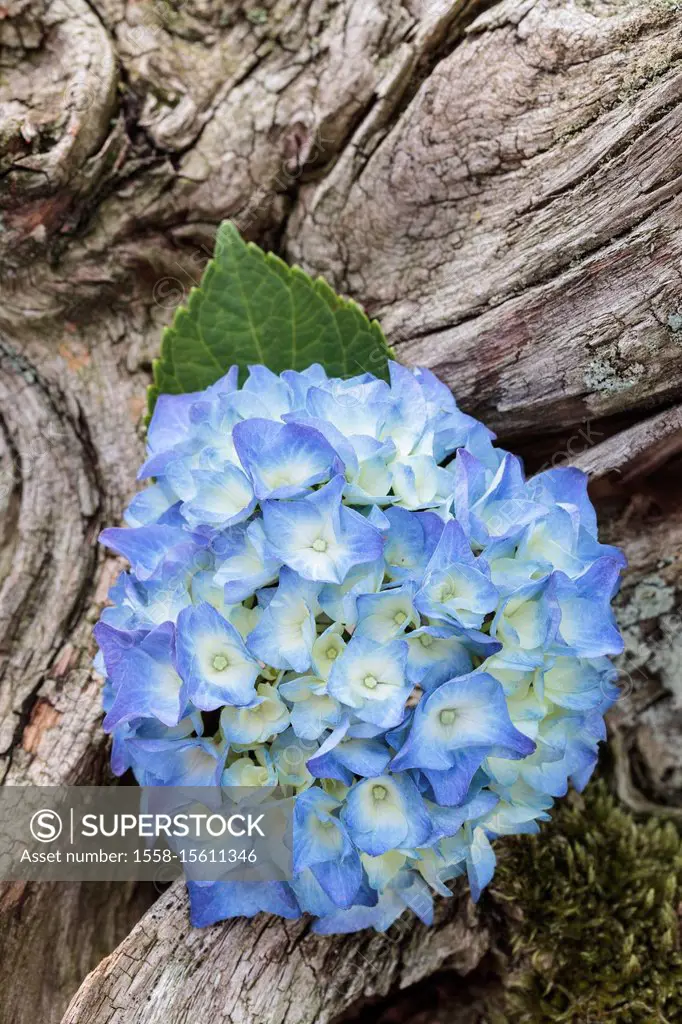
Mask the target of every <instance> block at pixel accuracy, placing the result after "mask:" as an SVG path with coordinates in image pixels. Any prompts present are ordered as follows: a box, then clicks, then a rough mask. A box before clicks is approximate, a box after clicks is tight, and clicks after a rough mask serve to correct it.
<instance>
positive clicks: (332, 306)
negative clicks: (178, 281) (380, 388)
mask: <svg viewBox="0 0 682 1024" xmlns="http://www.w3.org/2000/svg"><path fill="white" fill-rule="evenodd" d="M391 354H392V353H391V351H390V349H389V348H388V346H387V344H386V339H385V338H384V335H383V332H382V330H381V327H380V326H379V324H378V323H377V321H376V320H372V321H370V320H368V319H367V317H366V316H365V314H364V313H363V311H362V310H361V309H360V307H359V306H358V305H357V304H356V303H355V302H352V301H351V300H349V299H343V298H341V296H339V295H337V294H336V293H335V292H334V291H333V290H332V289H331V288H330V287H329V285H328V284H327V282H326V281H324V280H323V279H322V278H318V279H317V280H313V279H312V278H310V277H308V275H307V274H305V273H304V272H303V271H302V270H301V269H300V267H289V266H288V265H287V264H286V263H284V262H283V260H281V259H279V257H277V256H275V255H274V254H273V253H265V252H263V251H262V249H259V248H258V246H257V245H254V244H253V243H252V242H248V243H247V242H245V241H244V240H243V238H242V237H241V235H240V234H239V232H238V231H237V229H236V227H235V226H234V224H232V223H230V222H229V221H225V222H224V223H223V224H221V225H220V228H219V229H218V237H217V240H216V250H215V256H214V258H213V259H212V260H211V261H210V263H209V264H208V266H207V267H206V270H205V272H204V276H203V278H202V280H201V284H200V285H199V287H198V288H192V290H191V292H190V293H189V298H188V301H187V306H181V307H180V308H179V309H178V310H177V312H176V314H175V317H174V319H173V323H172V325H171V326H170V327H167V328H166V329H165V330H164V332H163V339H162V342H161V355H160V357H159V358H158V359H157V360H155V362H154V383H153V385H152V386H151V387H150V388H149V395H148V397H149V413H150V415H151V413H152V411H153V409H154V404H155V402H156V399H157V397H158V395H159V394H162V393H169V394H174V395H178V394H184V393H186V392H188V391H201V390H202V389H203V388H206V387H208V385H209V384H213V383H214V382H215V381H216V380H218V378H219V377H222V376H223V374H224V373H226V372H227V370H228V369H229V368H230V366H232V365H233V363H236V364H237V365H238V366H239V367H240V370H242V371H245V370H246V367H247V366H249V365H250V364H253V363H262V364H263V365H264V366H267V367H269V368H270V369H271V370H273V371H274V372H275V373H281V371H282V370H304V369H305V368H306V367H307V366H310V364H311V363H321V364H322V365H323V366H324V368H325V370H326V371H327V373H328V374H329V375H330V376H331V377H350V376H353V375H354V374H357V373H362V372H364V371H367V370H369V371H370V372H371V373H373V374H374V375H375V376H376V377H382V378H384V379H386V378H387V377H388V366H387V360H388V358H389V357H390V356H391ZM242 375H243V374H242Z"/></svg>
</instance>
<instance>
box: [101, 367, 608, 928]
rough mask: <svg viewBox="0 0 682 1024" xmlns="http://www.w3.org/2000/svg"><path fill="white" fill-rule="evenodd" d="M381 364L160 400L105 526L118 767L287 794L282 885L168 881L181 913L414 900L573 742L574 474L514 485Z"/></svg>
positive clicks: (452, 408) (540, 807) (594, 591)
mask: <svg viewBox="0 0 682 1024" xmlns="http://www.w3.org/2000/svg"><path fill="white" fill-rule="evenodd" d="M390 371H391V374H390V383H388V382H386V381H382V380H377V379H375V378H374V377H373V376H372V375H371V374H368V373H366V374H362V375H360V376H358V377H355V378H353V379H351V380H340V379H330V378H328V377H327V375H326V374H325V372H324V370H323V369H322V367H321V366H318V365H313V366H311V367H310V368H309V369H308V370H306V371H304V372H302V373H299V372H294V371H285V372H284V373H281V374H280V375H279V376H277V375H275V374H274V373H271V372H270V371H269V370H267V369H265V368H264V367H262V366H256V367H252V369H251V371H250V373H249V376H248V378H247V380H246V382H245V384H244V386H243V387H241V388H240V387H239V386H238V378H237V369H236V367H233V368H232V369H231V370H230V372H229V373H228V374H227V375H226V376H225V377H223V378H222V379H221V380H219V381H218V382H217V383H216V384H214V385H212V386H211V387H209V388H208V389H207V390H205V391H203V392H200V393H194V394H185V395H161V396H160V397H159V399H158V402H157V405H156V409H155V411H154V416H153V418H152V421H151V423H150V426H149V433H148V457H147V460H146V461H145V463H144V465H143V467H142V469H141V471H140V478H141V479H148V478H153V482H152V483H151V484H150V486H148V487H147V488H146V489H145V490H142V491H141V492H140V493H139V494H138V495H137V496H136V497H135V498H134V499H133V501H132V502H131V504H130V506H129V508H128V510H127V513H126V523H127V525H126V526H125V527H124V528H121V529H109V530H105V531H104V533H103V535H102V541H103V542H104V543H105V544H107V545H108V546H109V547H110V548H112V549H113V550H114V551H116V552H117V553H119V554H120V555H123V556H125V557H126V558H127V559H128V561H129V562H130V570H129V572H126V573H123V574H122V575H121V577H120V578H119V579H118V581H117V582H116V584H115V586H114V587H113V589H112V591H111V594H110V597H111V607H108V608H106V609H105V610H104V612H103V614H102V618H101V621H100V623H99V624H98V625H97V627H96V630H95V632H96V637H97V640H98V643H99V646H100V653H99V655H98V665H99V667H100V668H101V670H102V671H103V672H104V673H105V675H106V685H105V708H106V718H105V728H106V729H107V730H108V731H109V732H110V733H111V734H112V737H113V753H112V759H113V767H114V770H115V771H116V772H117V773H119V774H120V773H122V772H124V771H126V770H127V769H128V768H132V769H133V771H134V773H135V776H136V778H137V779H138V781H139V782H140V783H141V784H144V785H161V786H162V785H183V784H184V785H217V784H218V785H219V784H222V785H242V786H263V787H266V786H267V787H272V786H277V787H279V789H278V791H280V792H281V793H282V794H283V795H284V796H287V797H294V798H295V802H294V851H293V857H294V860H293V863H294V874H293V877H292V879H291V881H289V882H260V883H256V882H242V883H239V882H224V881H221V882H215V883H212V884H208V885H207V884H196V883H195V884H193V883H190V896H191V902H192V916H193V921H194V923H195V924H198V925H203V924H209V923H211V922H213V921H216V920H220V919H223V918H227V917H232V916H236V915H247V916H251V915H253V914H256V913H258V912H259V911H261V910H265V911H270V912H272V913H276V914H281V915H282V916H284V917H296V916H298V915H300V914H303V913H308V914H312V915H314V916H315V918H316V921H315V925H314V927H315V929H316V930H317V931H319V932H325V933H327V932H346V931H354V930H357V929H360V928H364V927H367V926H373V927H375V928H377V929H379V930H383V929H385V928H387V927H388V926H389V925H390V924H391V923H392V921H394V920H395V919H396V917H398V916H399V915H400V914H401V913H402V912H403V911H404V910H405V909H406V908H408V907H410V908H412V909H413V910H415V911H416V912H417V913H418V914H419V916H420V917H421V918H422V919H423V920H424V921H426V922H429V921H430V920H431V915H432V893H433V892H434V891H435V892H437V893H441V894H448V893H449V889H448V887H447V885H446V884H445V883H446V882H448V881H449V880H451V879H453V878H455V877H456V876H458V875H461V874H465V873H466V874H467V875H468V878H469V882H470V886H471V892H472V894H473V896H474V898H477V897H478V895H479V894H480V892H481V890H482V889H483V888H484V887H485V885H486V884H487V883H488V882H489V881H490V879H491V877H492V874H493V871H494V866H495V855H494V852H493V848H492V846H491V840H493V839H495V838H496V837H497V836H502V835H509V834H512V833H520V832H533V831H536V830H537V828H538V822H539V821H542V820H545V819H547V817H548V810H549V808H550V807H551V805H552V801H553V798H555V797H560V796H562V795H563V794H564V793H566V791H567V788H568V785H569V781H572V782H573V784H574V785H575V786H576V787H578V788H582V787H583V786H584V785H585V784H586V782H587V780H588V778H589V776H590V773H591V771H592V769H593V767H594V765H595V762H596V759H597V746H598V743H599V741H600V740H602V739H603V738H604V724H603V715H604V712H605V711H606V709H607V708H608V707H609V706H610V704H611V703H612V701H613V700H614V699H615V696H616V694H617V691H616V689H615V686H614V676H615V673H614V669H613V667H612V664H611V662H610V660H609V656H610V655H615V654H618V653H619V652H620V650H621V648H622V643H621V639H620V635H619V633H618V630H617V628H616V626H615V623H614V619H613V614H612V611H611V605H610V602H611V599H612V597H613V595H614V593H615V591H616V589H617V586H618V578H619V574H620V572H621V570H622V568H623V565H624V559H623V557H622V555H621V553H620V552H619V551H618V550H617V549H615V548H612V547H607V546H605V545H603V544H600V543H599V541H598V539H597V527H596V518H595V514H594V510H593V508H592V505H591V504H590V501H589V499H588V497H587V491H586V478H585V477H584V475H583V474H582V473H580V472H579V471H577V470H575V469H570V468H568V469H551V470H548V471H547V472H544V473H540V474H539V475H538V476H536V477H533V478H532V479H530V480H526V479H525V477H524V473H523V468H522V465H521V463H520V461H519V459H517V458H516V457H515V456H513V455H511V454H509V453H508V452H505V451H503V450H501V449H499V448H496V447H495V446H494V445H493V443H492V442H493V438H494V436H493V435H492V434H491V432H490V431H489V430H487V429H486V428H485V427H484V426H483V425H482V424H481V423H479V422H477V421H476V420H474V419H472V418H471V417H470V416H467V415H465V414H464V413H462V412H461V411H460V410H459V409H458V407H457V405H456V403H455V400H454V399H453V397H452V395H451V394H450V392H449V390H448V389H447V388H446V387H445V386H444V385H443V384H442V383H441V382H440V381H438V380H437V378H436V377H435V376H434V375H433V374H432V373H430V372H429V371H428V370H423V369H420V370H414V371H412V370H408V369H405V368H404V367H401V366H399V365H397V364H395V363H392V364H391V366H390Z"/></svg>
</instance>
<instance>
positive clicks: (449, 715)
mask: <svg viewBox="0 0 682 1024" xmlns="http://www.w3.org/2000/svg"><path fill="white" fill-rule="evenodd" d="M438 717H439V719H440V721H441V724H442V725H452V723H453V722H454V720H455V718H456V717H457V715H456V713H455V712H454V711H453V709H452V708H443V710H442V711H441V712H440V714H439V715H438Z"/></svg>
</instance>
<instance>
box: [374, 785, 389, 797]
mask: <svg viewBox="0 0 682 1024" xmlns="http://www.w3.org/2000/svg"><path fill="white" fill-rule="evenodd" d="M372 796H373V797H374V799H375V800H385V799H386V797H387V796H388V790H387V789H386V787H385V786H372Z"/></svg>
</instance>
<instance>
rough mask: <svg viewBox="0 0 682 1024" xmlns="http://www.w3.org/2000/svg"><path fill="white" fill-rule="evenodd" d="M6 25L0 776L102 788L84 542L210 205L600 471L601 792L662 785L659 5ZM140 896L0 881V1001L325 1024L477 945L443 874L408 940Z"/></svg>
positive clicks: (111, 483) (401, 346)
mask: <svg viewBox="0 0 682 1024" xmlns="http://www.w3.org/2000/svg"><path fill="white" fill-rule="evenodd" d="M0 46H1V47H2V54H1V59H2V64H3V68H2V77H1V78H0V118H1V128H0V203H1V204H2V221H1V228H0V261H1V263H2V277H1V278H0V280H1V281H2V284H1V285H0V288H1V289H2V298H3V301H2V303H1V304H0V412H1V419H0V424H1V426H2V430H1V431H0V505H1V508H2V513H3V514H2V519H1V527H0V538H1V546H0V569H1V575H0V636H1V643H0V777H1V778H2V779H3V781H4V783H5V784H9V785H26V784H31V783H34V784H35V783H38V782H43V783H58V782H96V781H100V780H103V779H105V778H107V772H106V761H107V750H106V741H105V738H104V736H103V734H102V732H101V729H100V720H101V715H100V710H99V704H100V681H99V680H98V678H97V677H96V676H95V675H94V673H93V672H92V670H91V668H90V661H91V656H92V653H93V645H92V640H91V627H92V623H93V621H94V620H95V618H96V617H97V614H98V612H99V609H100V608H101V607H102V604H103V602H104V600H105V598H106V592H107V589H108V585H109V584H110V582H111V580H112V579H113V578H114V576H115V574H116V572H117V571H118V569H119V568H120V565H119V563H118V562H116V560H114V559H111V558H108V557H106V556H105V555H104V554H103V553H102V552H101V551H98V549H97V547H96V543H95V540H96V536H97V534H98V532H99V530H100V529H101V528H102V526H104V525H105V524H112V523H115V522H116V521H117V519H118V518H119V517H120V513H121V510H122V508H123V506H124V504H125V503H126V501H127V500H128V499H129V497H130V495H131V493H132V490H133V487H134V467H135V466H136V464H138V463H139V461H140V459H141V456H142V451H143V429H142V418H143V412H144V402H145V394H144V392H145V386H146V384H147V383H148V381H149V378H150V364H151V359H152V358H153V357H154V355H155V354H156V352H157V351H158V344H159V333H160V328H161V326H162V325H163V324H164V323H166V322H167V321H168V319H169V317H170V315H171V312H172V310H173V309H174V308H175V306H176V305H177V304H178V302H179V301H181V300H182V298H183V296H184V295H186V293H187V291H188V289H189V287H191V285H192V284H193V283H196V282H197V281H198V278H199V276H200V274H201V270H202V267H203V265H204V264H205V262H206V259H207V258H208V255H209V254H210V252H211V248H212V243H213V237H214V233H215V228H216V226H217V224H218V223H219V222H220V220H222V219H223V218H225V217H232V218H233V219H234V220H235V221H236V222H237V224H238V225H239V226H240V228H241V229H242V231H243V232H244V233H245V234H246V235H247V237H249V238H253V239H254V240H257V241H259V242H260V243H262V244H264V245H266V246H268V247H270V248H275V249H276V250H277V251H279V252H280V253H281V254H282V255H284V256H286V257H287V258H288V259H290V260H296V261H298V262H299V263H301V264H302V265H303V266H304V267H305V268H306V269H307V270H309V271H311V272H316V273H324V274H325V276H326V277H327V278H328V280H329V281H330V283H331V284H332V285H333V286H334V287H335V288H337V289H338V290H340V291H342V292H345V293H347V294H350V295H352V296H353V297H354V298H356V299H357V300H358V301H360V302H361V303H362V304H363V305H364V306H365V307H366V308H367V309H368V311H369V312H370V314H372V315H373V316H377V317H379V318H380V319H381V320H382V322H383V324H384V326H385V328H386V330H387V333H388V335H389V340H390V342H391V343H392V344H393V345H394V346H395V349H396V352H397V354H398V357H399V358H400V359H401V360H403V361H404V362H406V363H410V364H415V363H421V364H425V365H427V366H430V367H432V368H433V369H434V370H435V371H436V372H437V373H438V374H439V375H440V376H441V377H442V378H443V379H444V380H446V381H447V382H448V383H449V384H450V385H451V387H452V388H453V391H454V392H455V394H456V396H457V397H458V399H459V401H460V404H461V405H462V407H463V408H465V409H466V410H467V411H469V412H472V413H474V414H475V415H478V416H480V417H481V418H484V419H485V420H486V421H487V422H488V423H489V424H490V425H491V426H493V427H494V428H495V429H496V430H497V431H498V433H499V435H500V438H501V440H502V442H503V443H506V444H508V446H509V447H511V448H512V449H514V450H517V451H519V452H521V453H522V454H524V456H525V457H526V459H527V462H528V465H529V468H531V469H534V468H539V467H541V466H544V465H548V464H561V463H565V462H569V461H575V462H576V464H579V465H582V467H583V468H585V469H586V470H587V471H588V472H590V473H591V475H592V478H593V490H594V494H595V497H596V498H597V499H598V501H599V507H600V512H601V518H602V525H603V529H604V533H605V537H606V538H607V539H609V540H610V541H612V542H618V543H622V544H624V546H625V547H626V551H627V553H628V556H629V559H630V569H629V573H628V576H627V577H626V579H625V582H624V586H623V590H622V593H621V595H620V598H619V616H620V621H621V624H622V626H623V628H624V631H625V635H626V640H627V652H626V656H625V658H624V663H623V664H624V672H623V679H624V687H623V698H622V700H621V701H619V702H618V705H617V706H616V708H615V710H614V712H613V714H612V720H611V727H612V731H613V739H614V745H613V749H614V753H615V756H616V777H617V780H618V785H619V789H620V792H621V796H623V798H624V799H625V800H626V801H627V802H628V803H630V805H631V806H633V807H634V808H635V809H641V810H657V809H661V808H663V807H666V808H668V809H669V808H670V807H673V808H677V809H682V741H681V740H680V718H681V716H682V713H681V712H680V711H679V707H680V691H679V686H680V684H679V679H680V655H681V653H682V652H681V645H682V641H681V640H680V637H681V636H682V631H681V630H680V629H679V615H680V612H679V609H680V594H681V592H682V579H681V578H680V577H681V573H680V548H681V545H680V542H681V540H682V512H681V511H680V485H679V483H677V482H676V481H678V480H679V478H680V474H679V466H680V449H681V447H682V430H681V427H680V421H681V414H680V408H679V407H676V405H677V403H679V402H681V401H682V289H681V274H680V266H681V264H680V256H681V254H682V232H681V231H680V216H681V208H682V196H681V193H682V178H681V174H682V155H681V153H682V151H681V150H680V146H679V137H680V130H681V127H682V104H681V103H680V99H681V97H682V70H681V68H680V58H681V57H682V13H680V11H679V10H678V8H677V5H676V4H675V3H669V2H667V0H641V2H637V3H635V2H633V3H629V2H623V0H513V2H499V3H494V2H493V3H476V2H449V0H421V2H420V0H403V2H402V3H401V2H398V0H298V2H292V0H263V2H262V3H259V4H258V5H257V6H256V5H252V4H249V3H245V4H242V3H234V2H229V0H228V2H225V0H157V2H152V0H138V2H136V3H129V2H125V0H6V2H5V4H4V6H2V7H0ZM155 895H156V894H155V893H154V892H153V891H150V890H148V889H145V888H143V887H136V886H132V885H131V886H113V885H112V886H100V887H98V888H97V889H96V890H95V889H92V888H90V889H88V888H86V887H85V886H53V887H39V886H31V885H22V886H17V885H14V886H7V885H6V886H4V887H3V888H2V892H0V993H2V996H1V1000H2V1006H1V1007H0V1022H1V1024H28V1022H34V1021H36V1020H39V1021H41V1022H43V1021H44V1022H45V1024H53V1022H54V1024H56V1022H58V1021H59V1020H61V1019H62V1016H63V1014H64V1012H65V1010H66V1006H67V1003H68V1002H69V1000H70V999H71V997H74V998H73V1001H72V1003H71V1006H70V1009H69V1010H68V1011H67V1015H66V1017H65V1018H64V1019H65V1020H67V1021H69V1022H70V1024H76V1022H77V1024H95V1022H97V1024H99V1022H105V1021H106V1022H113V1021H117V1022H118V1021H121V1022H123V1021H126V1022H136V1021H140V1022H145V1024H147V1022H150V1024H151V1022H155V1021H157V1020H158V1021H161V1020H162V1019H163V1020H164V1021H165V1022H166V1024H180V1022H183V1021H184V1020H185V1019H189V1015H190V1013H193V1010H192V1007H195V1008H197V1009H200V1010H201V1011H203V1015H204V1016H206V1017H207V1018H208V1017H211V1018H214V1019H216V1020H226V1021H227V1020H234V1021H249V1022H253V1024H261V1022H263V1024H264V1022H266V1021H271V1020H272V1021H280V1020H281V1021H288V1022H293V1021H297V1022H307V1021H311V1022H312V1021H314V1020H319V1021H327V1020H333V1019H334V1018H335V1017H337V1016H338V1015H339V1014H341V1013H342V1012H344V1011H345V1010H346V1009H348V1008H349V1007H350V1005H351V1004H352V1003H354V1002H356V1001H358V1000H360V999H362V998H368V997H370V996H372V997H373V996H376V995H381V994H385V993H386V992H387V991H388V990H389V989H391V988H394V987H396V986H405V985H409V984H412V983H413V982H414V981H416V980H418V979H419V978H421V977H424V976H426V975H427V974H429V973H430V972H433V971H435V970H440V969H441V968H443V967H449V968H451V969H453V970H458V971H460V972H462V973H465V972H467V971H471V970H472V969H474V968H475V967H476V965H477V964H478V963H479V962H480V960H481V958H482V957H483V956H484V954H485V951H486V950H487V949H488V947H489V945H490V942H491V941H492V940H491V938H490V935H489V928H488V924H487V922H485V921H484V920H481V919H480V918H479V917H477V916H476V915H474V914H473V912H472V910H471V907H470V906H469V905H468V903H467V901H466V900H465V899H462V898H460V897H459V896H458V897H456V898H455V899H454V900H453V901H451V902H450V903H448V904H447V905H444V906H443V907H441V909H440V915H441V916H440V917H439V923H438V925H437V927H436V928H435V929H434V930H433V931H431V932H429V933H425V932H424V931H423V930H422V929H421V928H420V927H419V926H417V925H415V924H414V923H413V922H412V921H410V922H409V927H405V928H402V927H401V928H400V931H399V934H398V936H397V937H396V936H394V937H393V938H392V939H388V940H386V939H381V938H380V937H373V936H370V935H363V936H359V937H351V938H339V939H324V940H323V939H320V938H316V937H314V936H311V935H309V934H308V933H307V926H306V925H305V923H304V924H295V925H292V924H282V923H281V922H279V921H275V920H271V919H268V918H265V917H259V918H258V919H256V920H255V921H253V922H250V923H249V922H237V923H232V924H228V925H219V926H215V927H214V928H211V929H208V930H206V931H205V932H192V931H190V929H189V927H188V925H187V919H186V908H185V902H184V897H183V896H182V894H181V892H180V891H179V890H178V889H177V888H174V889H173V890H171V891H170V892H169V893H166V894H165V895H163V896H162V897H161V898H160V899H159V900H157V901H156V902H155V903H154V905H153V906H151V909H148V910H147V913H146V915H145V916H143V917H142V919H141V920H140V921H139V924H137V925H136V926H135V923H136V922H137V921H138V920H139V918H140V917H141V915H142V914H143V913H144V911H145V910H146V908H148V907H150V905H151V903H152V901H153V899H154V896H155ZM406 920H407V919H406ZM134 926H135V927H134ZM131 929H132V930H131ZM119 943H120V945H118V948H117V949H116V950H115V951H114V952H113V953H112V954H111V956H110V957H109V958H108V959H106V960H104V961H103V962H102V963H101V965H100V966H97V965H98V964H99V962H100V960H101V959H102V957H103V956H105V955H106V954H107V953H109V952H110V951H111V950H113V948H114V946H117V944H119ZM358 956H360V958H362V957H365V958H366V959H368V960H370V961H371V965H372V966H371V970H370V969H368V968H367V967H366V965H364V966H358ZM363 963H364V962H363ZM356 967H357V969H356ZM88 971H93V973H91V974H90V975H89V976H88V978H87V980H85V981H84V982H83V986H82V988H81V990H80V991H79V992H78V993H77V994H75V995H74V993H76V989H77V988H78V986H79V984H80V983H81V981H83V979H84V977H85V975H86V974H87V972H88ZM339 979H341V980H339ZM453 1012H454V1011H453Z"/></svg>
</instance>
